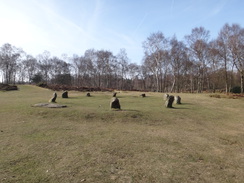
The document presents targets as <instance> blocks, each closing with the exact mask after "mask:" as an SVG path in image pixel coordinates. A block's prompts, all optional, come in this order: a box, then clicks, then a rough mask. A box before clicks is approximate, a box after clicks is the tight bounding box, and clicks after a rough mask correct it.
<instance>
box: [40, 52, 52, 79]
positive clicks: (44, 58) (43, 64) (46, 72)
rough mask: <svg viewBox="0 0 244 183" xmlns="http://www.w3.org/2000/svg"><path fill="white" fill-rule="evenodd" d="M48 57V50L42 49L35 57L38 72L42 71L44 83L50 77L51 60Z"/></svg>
mask: <svg viewBox="0 0 244 183" xmlns="http://www.w3.org/2000/svg"><path fill="white" fill-rule="evenodd" d="M50 57H51V54H50V52H48V51H44V52H43V53H42V54H40V55H38V57H37V60H38V66H39V69H40V72H41V73H43V77H44V80H45V82H46V83H48V82H49V81H50V79H51V71H52V62H51V58H50Z"/></svg>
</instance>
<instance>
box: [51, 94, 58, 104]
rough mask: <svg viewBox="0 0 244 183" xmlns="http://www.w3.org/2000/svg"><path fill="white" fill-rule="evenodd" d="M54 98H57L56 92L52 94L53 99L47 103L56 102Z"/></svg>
mask: <svg viewBox="0 0 244 183" xmlns="http://www.w3.org/2000/svg"><path fill="white" fill-rule="evenodd" d="M56 98H57V93H56V92H54V93H53V97H52V98H51V99H50V100H49V102H54V103H55V102H56Z"/></svg>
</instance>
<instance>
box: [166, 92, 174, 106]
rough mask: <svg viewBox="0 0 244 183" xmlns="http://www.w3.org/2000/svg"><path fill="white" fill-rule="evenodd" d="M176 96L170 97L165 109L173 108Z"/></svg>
mask: <svg viewBox="0 0 244 183" xmlns="http://www.w3.org/2000/svg"><path fill="white" fill-rule="evenodd" d="M173 102H174V96H172V95H170V96H169V97H168V98H167V100H166V101H165V107H167V108H173V106H172V105H173Z"/></svg>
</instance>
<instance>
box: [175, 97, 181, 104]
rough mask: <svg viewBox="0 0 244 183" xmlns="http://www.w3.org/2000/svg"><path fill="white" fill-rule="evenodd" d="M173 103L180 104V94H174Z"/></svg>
mask: <svg viewBox="0 0 244 183" xmlns="http://www.w3.org/2000/svg"><path fill="white" fill-rule="evenodd" d="M175 103H176V104H181V98H180V96H175Z"/></svg>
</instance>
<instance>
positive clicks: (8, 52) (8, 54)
mask: <svg viewBox="0 0 244 183" xmlns="http://www.w3.org/2000/svg"><path fill="white" fill-rule="evenodd" d="M19 57H20V50H19V49H18V48H16V47H14V46H12V45H11V44H9V43H6V44H4V45H3V46H2V47H1V48H0V69H1V70H2V72H3V80H4V81H5V82H6V83H7V84H9V83H15V76H16V72H17V69H18V64H19V63H18V61H19V60H18V59H19Z"/></svg>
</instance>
